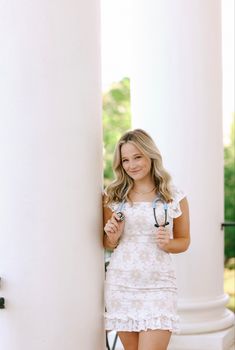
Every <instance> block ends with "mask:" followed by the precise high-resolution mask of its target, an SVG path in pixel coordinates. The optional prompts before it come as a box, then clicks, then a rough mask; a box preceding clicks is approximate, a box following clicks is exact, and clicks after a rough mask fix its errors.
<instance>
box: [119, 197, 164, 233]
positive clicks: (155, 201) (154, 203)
mask: <svg viewBox="0 0 235 350" xmlns="http://www.w3.org/2000/svg"><path fill="white" fill-rule="evenodd" d="M125 202H126V201H125V200H123V201H122V202H121V203H120V204H119V206H118V209H117V210H116V213H117V215H118V216H119V217H120V220H121V221H123V220H125V215H124V214H123V213H122V210H123V207H124V205H125ZM158 202H161V203H162V204H163V207H164V224H162V225H159V223H158V221H157V216H156V206H157V203H158ZM152 208H153V216H154V220H155V224H154V226H155V227H165V226H167V225H169V222H168V221H167V211H168V204H167V203H166V202H165V201H164V200H163V199H162V198H161V197H159V196H158V197H157V198H155V199H154V200H153V202H152Z"/></svg>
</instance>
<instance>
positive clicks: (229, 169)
mask: <svg viewBox="0 0 235 350" xmlns="http://www.w3.org/2000/svg"><path fill="white" fill-rule="evenodd" d="M224 197H225V198H224V199H225V208H224V210H225V215H224V216H225V221H235V124H234V119H233V123H232V124H231V134H230V143H229V145H228V146H225V148H224ZM234 256H235V227H226V228H225V258H226V259H229V258H232V257H234Z"/></svg>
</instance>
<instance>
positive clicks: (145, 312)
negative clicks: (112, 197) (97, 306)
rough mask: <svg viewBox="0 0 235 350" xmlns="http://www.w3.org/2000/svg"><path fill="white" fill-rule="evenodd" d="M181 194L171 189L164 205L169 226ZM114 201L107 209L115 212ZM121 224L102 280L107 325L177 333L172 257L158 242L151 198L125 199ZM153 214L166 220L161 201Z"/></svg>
mask: <svg viewBox="0 0 235 350" xmlns="http://www.w3.org/2000/svg"><path fill="white" fill-rule="evenodd" d="M184 196H185V195H184V194H183V193H182V192H181V191H179V190H177V189H175V190H174V193H173V201H172V202H171V203H170V204H169V205H168V218H167V219H168V221H169V223H170V224H169V225H168V226H167V227H168V228H169V229H170V230H171V233H172V227H173V218H177V217H178V216H180V215H181V210H180V205H179V201H180V200H181V199H182V198H183V197H184ZM118 205H119V204H118V203H116V204H113V205H112V206H111V208H112V209H113V210H117V208H118ZM122 212H123V213H124V214H125V228H124V232H123V235H122V237H121V240H120V243H119V245H118V247H117V248H116V249H115V250H114V252H113V253H112V255H111V258H110V263H109V266H108V268H107V273H106V280H105V309H106V312H105V328H106V330H115V331H130V332H132V331H135V332H139V331H142V330H147V329H164V330H170V331H171V332H177V331H178V316H177V286H176V278H175V270H174V266H173V263H172V259H171V255H170V254H169V253H166V252H164V251H163V250H161V249H159V248H158V247H157V244H156V234H155V232H156V228H155V227H154V224H155V221H154V215H153V208H152V203H151V202H134V203H133V204H132V205H130V204H129V203H125V205H124V208H123V210H122ZM156 216H157V220H158V223H159V224H162V223H163V222H164V209H163V204H162V203H158V204H157V207H156Z"/></svg>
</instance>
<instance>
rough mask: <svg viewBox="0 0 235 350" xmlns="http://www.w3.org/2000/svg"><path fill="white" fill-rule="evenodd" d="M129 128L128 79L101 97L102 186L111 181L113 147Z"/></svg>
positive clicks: (115, 84)
mask: <svg viewBox="0 0 235 350" xmlns="http://www.w3.org/2000/svg"><path fill="white" fill-rule="evenodd" d="M130 127H131V113H130V79H129V78H123V79H122V80H121V81H120V82H117V83H114V84H112V85H111V87H110V89H109V91H107V92H106V93H105V94H104V95H103V134H104V185H105V186H107V184H108V183H110V182H111V180H112V179H113V171H112V160H113V152H114V148H115V145H116V143H117V141H118V139H119V138H120V137H121V135H122V134H123V133H124V132H125V131H127V130H129V129H130Z"/></svg>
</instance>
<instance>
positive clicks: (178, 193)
mask: <svg viewBox="0 0 235 350" xmlns="http://www.w3.org/2000/svg"><path fill="white" fill-rule="evenodd" d="M171 193H172V201H173V202H180V201H181V200H182V199H183V198H185V197H186V193H185V191H184V190H182V188H180V187H178V186H177V185H175V184H172V185H171Z"/></svg>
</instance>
